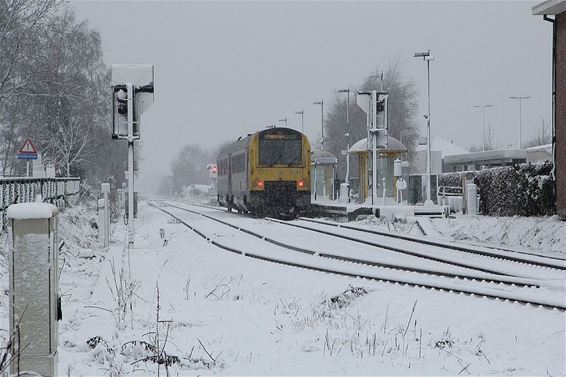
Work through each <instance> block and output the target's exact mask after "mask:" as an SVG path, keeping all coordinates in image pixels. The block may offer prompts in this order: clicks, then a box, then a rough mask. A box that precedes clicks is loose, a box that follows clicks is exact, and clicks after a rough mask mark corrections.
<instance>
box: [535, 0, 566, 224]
mask: <svg viewBox="0 0 566 377" xmlns="http://www.w3.org/2000/svg"><path fill="white" fill-rule="evenodd" d="M532 12H533V15H538V16H543V19H544V20H545V21H549V22H552V28H553V29H552V30H553V33H552V34H553V37H552V47H553V48H552V50H553V52H552V76H553V77H552V92H553V122H552V130H553V132H552V136H553V138H552V139H553V148H552V149H553V152H552V153H553V157H554V171H555V179H556V209H557V212H558V215H559V216H560V217H562V219H565V220H566V85H564V83H566V0H547V1H544V2H542V3H540V4H538V5H535V6H534V7H533V8H532ZM549 16H551V17H549ZM552 16H553V17H552ZM557 84H558V85H557Z"/></svg>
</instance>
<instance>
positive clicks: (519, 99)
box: [509, 96, 531, 149]
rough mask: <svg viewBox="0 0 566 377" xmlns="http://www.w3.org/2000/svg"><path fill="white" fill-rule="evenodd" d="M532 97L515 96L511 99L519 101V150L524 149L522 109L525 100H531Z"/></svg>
mask: <svg viewBox="0 0 566 377" xmlns="http://www.w3.org/2000/svg"><path fill="white" fill-rule="evenodd" d="M529 98H531V97H529V96H513V97H509V99H516V100H517V101H519V149H521V148H522V147H523V140H522V128H523V126H522V117H523V115H522V113H523V109H522V105H523V100H524V99H529Z"/></svg>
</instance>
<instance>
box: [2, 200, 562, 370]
mask: <svg viewBox="0 0 566 377" xmlns="http://www.w3.org/2000/svg"><path fill="white" fill-rule="evenodd" d="M91 215H92V212H91V211H81V210H80V209H73V210H71V211H69V210H68V211H64V212H62V213H61V214H60V217H61V234H62V236H63V237H64V238H65V242H66V244H67V246H68V247H69V249H68V250H67V253H68V255H67V256H65V257H64V258H65V260H66V261H65V267H64V268H63V272H62V275H61V285H62V286H61V291H62V293H63V294H64V299H63V320H62V321H61V323H60V326H59V333H60V335H59V353H60V354H59V374H60V375H68V374H69V375H73V376H80V375H103V374H106V375H119V374H128V375H156V374H157V368H158V365H157V364H156V363H154V361H156V359H157V358H158V357H159V356H160V355H162V356H164V355H163V353H162V352H161V350H165V352H166V353H167V356H168V357H167V360H168V361H169V362H170V363H171V366H170V367H169V369H170V372H171V374H172V375H177V373H178V374H179V375H186V374H199V375H202V374H230V375H234V374H248V375H250V374H255V375H257V374H263V375H266V374H269V375H273V374H278V375H297V374H302V375H314V374H319V375H320V374H323V375H344V374H372V375H376V374H412V375H424V374H428V375H457V374H461V375H467V374H514V375H517V374H528V375H541V374H546V373H549V374H551V375H560V374H563V373H564V372H565V370H564V367H565V366H564V313H563V312H559V311H556V310H554V311H550V310H545V309H540V308H533V307H529V306H523V305H519V304H513V303H509V302H499V301H492V300H488V299H479V298H477V297H469V296H464V295H456V294H449V293H446V292H438V291H430V290H426V289H423V288H410V287H404V286H399V285H393V284H387V283H378V282H374V281H368V280H363V279H356V278H347V277H341V276H335V275H331V274H326V273H321V272H313V271H307V270H303V269H299V268H294V267H288V266H282V265H278V264H273V263H267V262H263V261H259V260H253V259H248V258H246V257H242V256H239V255H235V254H232V253H229V252H226V251H223V250H220V249H218V248H217V247H215V246H214V245H211V244H210V243H207V242H206V241H205V240H203V239H202V238H200V237H199V236H198V235H196V234H195V233H193V232H192V231H190V230H188V229H187V228H186V227H185V226H183V225H182V224H177V223H175V222H174V221H171V220H170V219H169V218H168V217H167V216H166V215H165V214H163V213H161V212H159V211H158V210H156V209H153V208H150V207H148V206H146V205H142V206H141V207H140V219H139V220H138V222H137V227H138V228H137V229H138V231H137V235H136V248H135V249H132V250H130V252H129V254H128V253H127V252H125V251H124V248H123V244H122V241H123V236H124V226H123V225H122V224H114V225H115V228H114V231H113V235H112V238H113V242H112V244H111V247H110V250H109V251H108V252H107V253H105V252H98V251H95V252H94V258H92V259H84V258H78V257H76V255H77V254H78V252H79V251H81V250H82V251H81V252H82V254H83V255H88V252H87V250H86V249H88V247H89V246H88V244H89V243H91V242H89V240H92V235H93V234H94V233H93V232H95V231H94V230H93V229H92V228H91V226H90V220H89V218H90V216H91ZM409 227H410V225H409ZM160 229H164V232H165V237H164V238H163V239H162V238H161V237H160ZM217 236H218V237H228V236H227V235H222V234H218V235H217ZM85 241H86V242H85ZM223 241H224V242H229V241H230V240H229V239H226V238H225V239H223ZM266 247H269V246H266ZM82 248H85V250H83V249H82ZM62 259H63V258H62ZM110 262H112V263H110ZM4 268H5V267H3V269H4ZM2 271H5V269H4V270H2ZM99 272H100V276H99ZM5 277H6V275H5V273H3V274H2V278H3V280H2V287H3V288H6V287H7V279H6V278H5ZM91 293H92V294H91ZM6 301H7V296H3V297H2V314H5V313H6V312H7V307H6V305H7V304H6ZM158 308H159V310H158ZM4 323H5V322H3V326H4ZM87 342H88V343H87ZM161 372H162V373H164V372H165V370H164V366H163V365H162V366H161Z"/></svg>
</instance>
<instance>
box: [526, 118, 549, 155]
mask: <svg viewBox="0 0 566 377" xmlns="http://www.w3.org/2000/svg"><path fill="white" fill-rule="evenodd" d="M551 142H552V134H551V131H550V126H549V125H547V124H546V122H545V121H544V119H543V120H542V122H541V124H540V126H538V127H537V128H536V130H535V135H534V136H533V137H532V138H531V139H530V140H527V141H526V142H525V144H524V147H525V148H529V147H536V146H539V145H545V144H550V143H551Z"/></svg>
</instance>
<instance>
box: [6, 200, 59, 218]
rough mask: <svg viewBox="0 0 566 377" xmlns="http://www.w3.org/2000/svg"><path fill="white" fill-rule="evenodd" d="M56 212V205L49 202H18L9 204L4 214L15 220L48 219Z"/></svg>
mask: <svg viewBox="0 0 566 377" xmlns="http://www.w3.org/2000/svg"><path fill="white" fill-rule="evenodd" d="M58 212H59V210H58V209H57V207H55V206H54V205H53V204H49V203H18V204H12V205H11V206H9V207H8V210H7V211H6V215H7V216H8V218H10V219H16V220H28V219H49V218H51V217H53V216H55V215H57V213H58Z"/></svg>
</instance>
